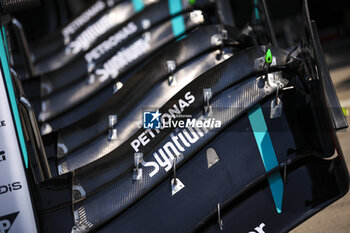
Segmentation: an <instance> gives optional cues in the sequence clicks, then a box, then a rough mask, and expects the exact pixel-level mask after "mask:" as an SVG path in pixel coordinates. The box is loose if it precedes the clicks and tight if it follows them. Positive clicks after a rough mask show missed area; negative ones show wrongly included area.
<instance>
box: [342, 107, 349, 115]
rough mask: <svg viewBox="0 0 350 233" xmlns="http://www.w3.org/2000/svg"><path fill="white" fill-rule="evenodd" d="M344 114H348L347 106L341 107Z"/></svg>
mask: <svg viewBox="0 0 350 233" xmlns="http://www.w3.org/2000/svg"><path fill="white" fill-rule="evenodd" d="M342 110H343V114H344V116H346V117H347V116H349V109H348V108H342Z"/></svg>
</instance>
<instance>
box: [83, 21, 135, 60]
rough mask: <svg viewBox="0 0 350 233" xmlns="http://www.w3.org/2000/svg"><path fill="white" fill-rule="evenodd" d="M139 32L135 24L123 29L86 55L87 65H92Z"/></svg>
mask: <svg viewBox="0 0 350 233" xmlns="http://www.w3.org/2000/svg"><path fill="white" fill-rule="evenodd" d="M136 31H137V26H136V24H135V23H134V22H130V23H129V24H128V25H126V26H125V27H123V28H122V29H121V30H119V31H118V32H117V33H115V34H114V35H112V36H110V37H109V38H108V39H107V40H105V41H103V42H102V43H101V44H99V45H98V46H97V47H95V48H94V49H92V50H91V51H90V52H88V53H87V54H86V55H85V60H86V62H87V63H92V62H93V61H95V60H98V59H99V58H100V57H102V56H103V55H104V54H106V53H107V52H108V51H109V50H111V49H112V48H114V47H115V46H117V45H118V44H120V42H122V41H123V40H125V39H126V38H128V37H129V36H130V35H132V34H134V33H135V32H136Z"/></svg>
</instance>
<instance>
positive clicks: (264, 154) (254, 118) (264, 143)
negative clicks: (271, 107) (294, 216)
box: [248, 104, 283, 213]
mask: <svg viewBox="0 0 350 233" xmlns="http://www.w3.org/2000/svg"><path fill="white" fill-rule="evenodd" d="M248 118H249V122H250V125H251V127H252V130H253V133H254V137H255V141H256V144H257V145H258V148H259V152H260V156H261V159H262V161H263V164H264V167H265V170H266V172H268V171H270V170H271V169H272V168H274V167H276V166H278V161H277V156H276V153H275V150H274V148H273V144H272V141H271V138H270V134H269V132H268V129H267V126H266V122H265V118H264V114H263V112H262V110H261V107H260V105H259V104H257V105H255V106H254V107H253V108H252V109H251V110H250V111H249V112H248ZM268 181H269V184H270V190H271V193H272V197H273V200H274V202H275V206H276V210H277V212H278V213H281V212H282V201H283V181H282V178H281V174H280V173H279V172H276V173H273V174H272V175H271V176H270V177H269V178H268Z"/></svg>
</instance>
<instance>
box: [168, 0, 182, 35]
mask: <svg viewBox="0 0 350 233" xmlns="http://www.w3.org/2000/svg"><path fill="white" fill-rule="evenodd" d="M168 5H169V12H170V15H176V14H178V13H180V12H182V1H181V0H168ZM171 25H172V28H173V34H174V36H180V35H181V34H183V33H184V32H185V31H186V27H185V20H184V18H183V16H182V15H178V16H175V17H173V18H172V20H171Z"/></svg>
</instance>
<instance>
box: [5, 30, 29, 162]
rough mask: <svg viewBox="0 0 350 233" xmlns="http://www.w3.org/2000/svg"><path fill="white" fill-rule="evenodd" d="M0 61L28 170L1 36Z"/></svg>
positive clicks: (19, 121) (25, 151) (26, 155)
mask: <svg viewBox="0 0 350 233" xmlns="http://www.w3.org/2000/svg"><path fill="white" fill-rule="evenodd" d="M0 59H1V64H2V68H3V71H4V75H5V82H6V86H7V91H8V94H9V97H10V104H11V108H12V112H13V116H14V118H15V125H16V129H17V135H18V139H19V143H20V146H21V149H22V154H23V158H24V164H25V166H26V168H28V153H27V148H26V144H25V141H24V136H23V131H22V124H21V120H20V118H19V113H18V106H17V100H16V96H15V92H14V89H13V84H12V80H11V74H10V68H9V64H8V61H7V56H6V51H5V47H4V41H3V38H2V36H0Z"/></svg>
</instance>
